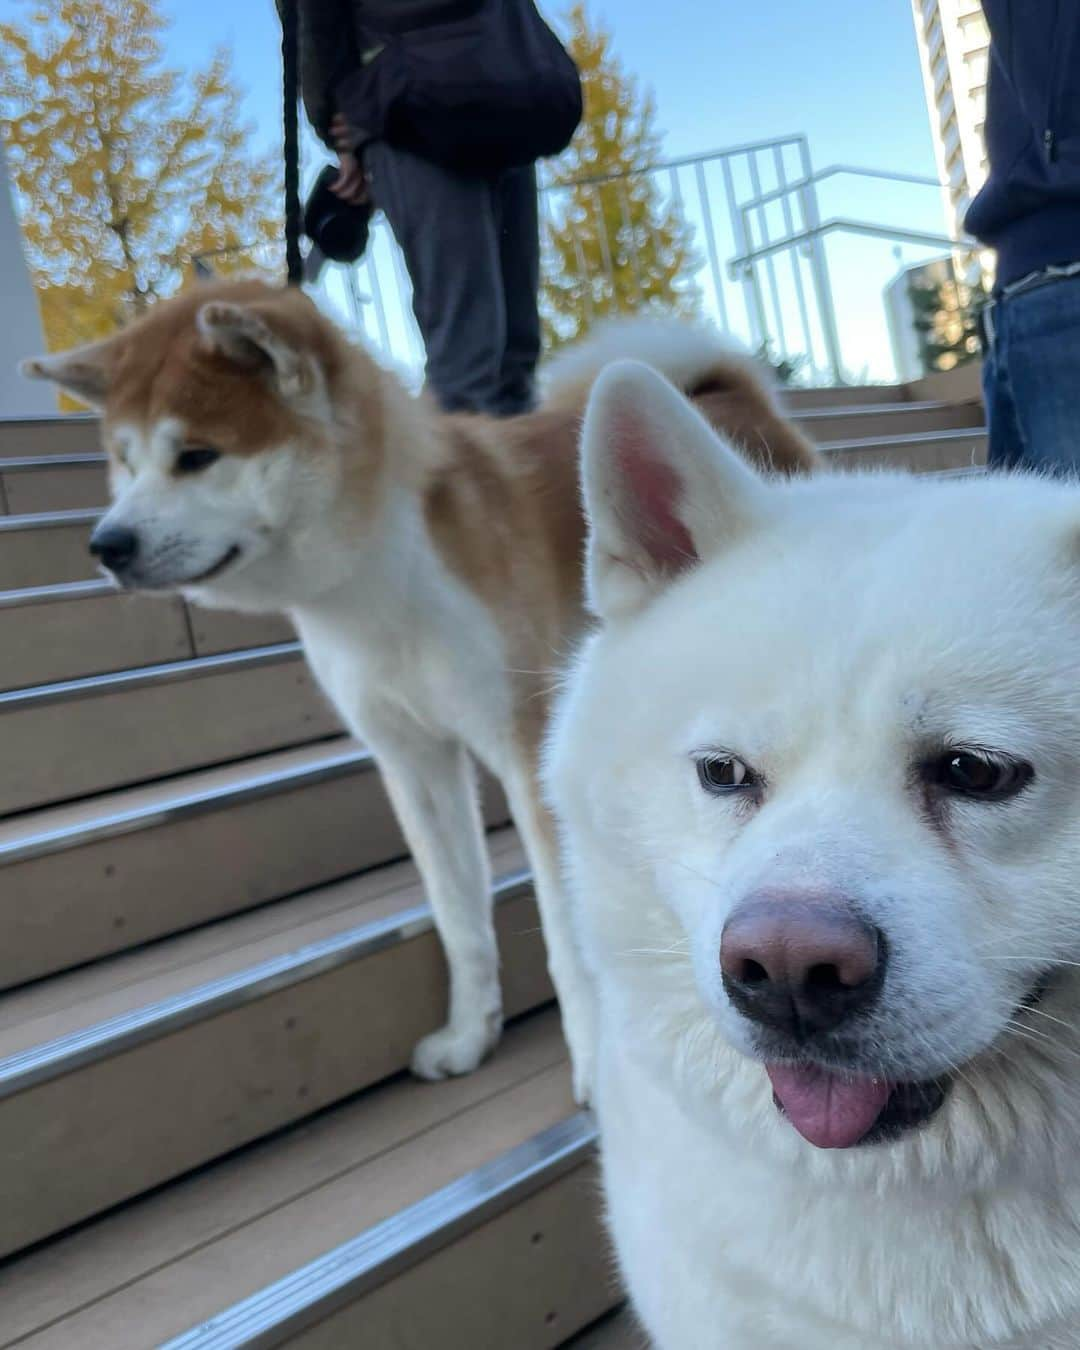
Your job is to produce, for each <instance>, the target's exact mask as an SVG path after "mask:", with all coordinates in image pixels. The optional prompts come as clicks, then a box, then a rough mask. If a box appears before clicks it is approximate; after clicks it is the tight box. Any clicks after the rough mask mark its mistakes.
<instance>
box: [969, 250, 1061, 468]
mask: <svg viewBox="0 0 1080 1350" xmlns="http://www.w3.org/2000/svg"><path fill="white" fill-rule="evenodd" d="M993 328H994V333H993V338H992V340H991V341H990V342H989V343H988V351H987V352H986V354H985V356H984V358H983V395H984V397H985V399H986V418H987V423H988V430H989V451H988V456H987V459H988V463H989V465H990V467H991V468H994V469H1012V468H1026V469H1040V470H1042V471H1044V472H1051V473H1057V474H1066V473H1080V276H1078V277H1069V278H1067V279H1063V280H1057V281H1051V282H1048V283H1047V284H1046V285H1041V286H1035V287H1033V288H1032V289H1031V290H1024V291H1019V292H1017V293H1016V294H1015V295H1010V296H1006V297H1005V298H1004V299H1002V300H1000V301H999V302H998V303H997V304H996V305H995V306H994V308H993Z"/></svg>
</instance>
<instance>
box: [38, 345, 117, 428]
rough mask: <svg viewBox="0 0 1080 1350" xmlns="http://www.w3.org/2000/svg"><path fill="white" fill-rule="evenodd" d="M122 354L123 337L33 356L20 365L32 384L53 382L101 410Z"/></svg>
mask: <svg viewBox="0 0 1080 1350" xmlns="http://www.w3.org/2000/svg"><path fill="white" fill-rule="evenodd" d="M118 350H119V336H117V337H107V338H103V339H101V341H99V342H90V343H87V345H86V346H85V347H72V348H71V349H70V350H69V351H66V352H51V353H50V354H49V355H48V356H32V357H30V358H29V359H28V360H26V361H22V362H20V364H19V372H20V374H22V375H24V376H25V377H26V378H27V379H28V380H52V382H53V383H54V384H58V385H59V386H60V388H61V389H63V390H65V391H66V392H67V393H69V394H73V395H74V396H75V398H77V399H80V400H81V401H82V402H83V403H86V404H88V405H89V406H90V407H91V408H97V409H99V410H100V409H101V408H102V407H104V405H105V399H106V397H107V396H108V392H109V382H110V379H111V377H112V371H113V367H114V365H115V362H116V356H117V352H118Z"/></svg>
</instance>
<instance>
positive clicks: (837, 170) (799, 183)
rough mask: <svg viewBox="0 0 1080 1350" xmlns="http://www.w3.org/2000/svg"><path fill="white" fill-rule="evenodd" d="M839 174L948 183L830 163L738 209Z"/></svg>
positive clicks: (751, 207)
mask: <svg viewBox="0 0 1080 1350" xmlns="http://www.w3.org/2000/svg"><path fill="white" fill-rule="evenodd" d="M839 174H849V175H850V176H851V177H853V178H880V179H884V180H885V181H887V182H890V183H911V184H913V185H914V186H915V187H936V188H946V187H948V183H943V182H942V181H941V179H940V178H929V177H927V175H926V174H921V173H894V172H893V171H892V170H890V169H867V168H863V167H862V166H860V165H857V164H830V165H829V167H828V168H827V169H819V170H818V172H817V173H812V174H810V175H809V176H808V177H806V178H797V179H795V180H794V181H792V182H790V183H787V184H785V185H783V186H782V187H778V188H774V189H773V190H772V191H771V192H764V193H762V195H761V196H760V197H753V198H751V199H750V201H748V202H744V203H743V204H742V207H741V208H740V209H741V210H742V211H744V212H746V211H753V210H755V209H756V208H758V207H761V206H767V205H768V204H769V203H770V202H775V201H779V200H780V199H781V198H782V197H787V196H790V194H791V193H793V192H798V191H801V190H803V189H805V188H808V187H813V186H815V185H816V184H818V183H823V182H824V181H825V179H826V178H836V177H837V176H838V175H839Z"/></svg>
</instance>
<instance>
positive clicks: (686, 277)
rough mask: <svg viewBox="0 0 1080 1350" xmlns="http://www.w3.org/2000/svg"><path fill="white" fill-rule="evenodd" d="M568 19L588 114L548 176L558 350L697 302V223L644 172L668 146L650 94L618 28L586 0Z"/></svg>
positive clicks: (690, 308) (546, 288)
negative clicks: (640, 315)
mask: <svg viewBox="0 0 1080 1350" xmlns="http://www.w3.org/2000/svg"><path fill="white" fill-rule="evenodd" d="M567 22H568V27H569V34H570V35H569V41H568V43H567V46H568V48H569V51H570V54H571V55H572V56H573V58H574V60H575V62H576V63H577V67H578V70H579V71H580V72H581V83H582V91H583V94H584V102H585V111H584V116H583V118H582V121H581V125H580V126H579V127H578V130H577V133H576V134H575V136H574V139H573V141H572V142H571V144H570V146H569V147H568V148H567V150H566V151H565V152H564V154H563V155H562V156H560V158H559V159H558V160H557V161H556V163H555V165H554V171H553V172H552V173H550V174H549V178H548V182H549V183H551V184H552V185H553V188H554V190H553V192H552V194H551V198H550V200H551V203H552V211H553V216H554V219H553V220H551V221H550V222H549V224H548V227H547V237H546V240H545V245H546V253H547V257H546V266H545V269H544V273H545V274H544V280H543V285H542V288H541V312H542V315H543V320H544V336H545V340H546V343H547V345H548V346H549V347H550V348H554V347H559V346H561V345H562V344H563V343H566V342H572V341H574V340H575V339H576V338H578V337H580V336H581V335H582V334H583V333H584V332H586V331H587V330H588V328H589V326H590V325H591V324H592V323H593V322H595V321H596V320H597V319H600V318H604V317H605V316H607V315H611V314H621V313H627V312H637V311H641V310H643V309H649V308H660V309H663V310H664V311H665V312H667V313H680V314H688V313H693V312H694V311H695V310H696V309H697V306H698V302H699V299H698V294H697V291H696V289H695V287H694V285H693V280H692V274H693V271H694V269H695V267H696V259H695V257H694V255H693V249H692V240H691V231H690V228H689V227H688V225H687V223H686V221H685V219H684V218H683V215H682V211H681V209H680V207H679V204H678V202H675V201H671V202H667V203H664V202H663V200H662V197H661V193H660V190H659V187H658V184H657V183H656V182H655V180H653V179H652V178H651V177H650V176H649V175H648V173H647V172H646V171H647V170H648V169H649V168H651V167H652V166H653V165H654V164H655V163H656V162H657V160H658V159H659V153H660V137H659V134H658V132H657V131H656V127H655V122H656V107H655V104H654V102H653V99H652V96H651V95H650V94H648V93H645V94H642V92H641V91H640V89H639V87H638V83H637V81H636V80H635V79H634V77H633V76H632V75H628V74H627V73H626V72H625V71H624V70H623V68H622V65H621V63H620V62H619V60H618V58H617V57H616V55H615V53H614V51H613V50H612V38H611V34H610V32H608V31H607V30H606V29H604V28H603V27H601V26H599V25H597V24H594V23H592V22H591V21H590V19H589V16H588V15H587V13H586V11H585V5H584V4H583V3H578V4H575V5H574V7H573V8H572V9H571V10H570V13H569V15H568V16H567Z"/></svg>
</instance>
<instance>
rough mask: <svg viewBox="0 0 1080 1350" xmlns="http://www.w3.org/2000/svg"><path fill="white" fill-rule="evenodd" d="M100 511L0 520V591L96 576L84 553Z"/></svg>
mask: <svg viewBox="0 0 1080 1350" xmlns="http://www.w3.org/2000/svg"><path fill="white" fill-rule="evenodd" d="M100 514H101V513H100V511H96V510H94V511H49V512H41V513H36V514H32V515H26V516H14V515H11V516H0V591H14V590H22V589H24V588H26V587H37V586H56V585H60V584H63V583H66V582H71V581H88V580H92V579H93V578H95V577H96V576H97V575H98V569H97V565H96V564H95V562H94V560H93V558H91V556H90V554H89V552H88V551H87V543H88V542H89V539H90V532H91V530H92V529H93V528H94V524H95V523H96V521H97V520H98V517H99V516H100Z"/></svg>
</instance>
